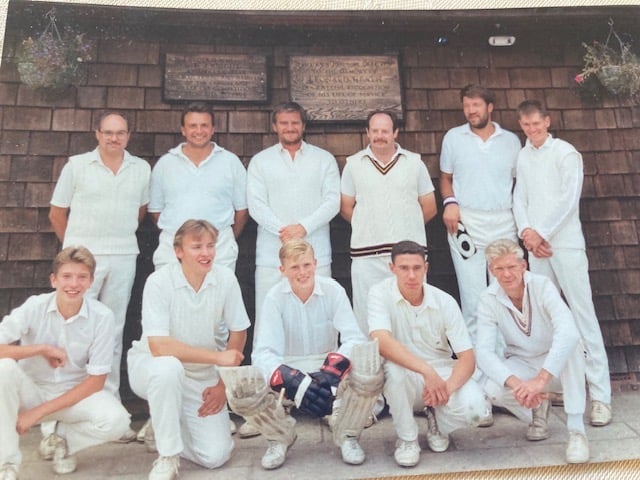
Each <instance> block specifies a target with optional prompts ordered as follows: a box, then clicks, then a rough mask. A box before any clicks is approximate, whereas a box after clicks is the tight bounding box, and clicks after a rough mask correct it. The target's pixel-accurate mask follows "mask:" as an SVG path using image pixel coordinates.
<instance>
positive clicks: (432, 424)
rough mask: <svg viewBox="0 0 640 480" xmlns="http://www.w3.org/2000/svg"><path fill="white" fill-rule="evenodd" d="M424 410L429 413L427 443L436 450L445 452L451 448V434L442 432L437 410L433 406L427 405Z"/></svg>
mask: <svg viewBox="0 0 640 480" xmlns="http://www.w3.org/2000/svg"><path fill="white" fill-rule="evenodd" d="M424 412H425V413H426V414H427V444H428V445H429V448H430V449H431V450H433V451H434V452H437V453H440V452H444V451H445V450H446V449H447V448H449V436H448V435H443V434H442V433H440V429H439V428H438V421H437V420H436V411H435V409H434V408H433V407H426V408H425V409H424Z"/></svg>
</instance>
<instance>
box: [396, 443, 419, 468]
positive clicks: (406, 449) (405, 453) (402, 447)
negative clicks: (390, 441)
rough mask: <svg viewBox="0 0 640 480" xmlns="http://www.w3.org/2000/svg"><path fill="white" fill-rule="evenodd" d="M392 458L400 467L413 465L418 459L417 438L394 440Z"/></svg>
mask: <svg viewBox="0 0 640 480" xmlns="http://www.w3.org/2000/svg"><path fill="white" fill-rule="evenodd" d="M393 458H394V459H395V461H396V463H397V464H398V465H400V466H401V467H415V466H416V465H417V464H418V462H419V461H420V445H419V444H418V440H401V439H398V440H397V441H396V451H395V452H393Z"/></svg>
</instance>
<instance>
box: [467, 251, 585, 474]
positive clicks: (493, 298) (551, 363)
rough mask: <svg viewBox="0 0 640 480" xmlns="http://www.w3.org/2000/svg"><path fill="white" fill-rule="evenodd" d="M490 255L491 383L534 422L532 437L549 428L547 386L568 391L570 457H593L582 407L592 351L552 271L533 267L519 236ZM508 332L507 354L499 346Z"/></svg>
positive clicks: (485, 312)
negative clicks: (586, 347) (529, 267)
mask: <svg viewBox="0 0 640 480" xmlns="http://www.w3.org/2000/svg"><path fill="white" fill-rule="evenodd" d="M485 256H486V257H487V262H488V264H489V269H490V271H491V273H492V274H493V276H494V277H495V278H496V279H497V282H494V283H493V284H492V285H491V286H490V287H489V288H488V289H487V290H486V291H485V292H484V293H483V294H482V296H481V297H480V302H479V304H478V344H477V351H478V365H479V367H480V369H481V370H482V371H483V372H484V373H485V375H487V377H489V378H488V379H487V381H486V383H485V391H486V393H487V395H488V396H489V398H490V400H491V401H492V402H493V404H494V405H498V406H501V407H504V408H506V409H507V410H509V411H510V412H512V413H513V414H514V415H515V416H516V417H518V418H520V419H521V420H523V421H525V422H528V423H529V429H528V430H527V439H529V440H533V441H535V440H544V439H545V438H547V437H548V436H549V431H548V428H547V417H548V415H549V407H550V402H549V399H548V396H547V393H546V392H559V391H562V392H564V409H565V412H566V413H567V429H568V430H569V444H568V446H567V451H566V459H567V462H568V463H585V462H587V461H588V460H589V446H588V443H587V437H586V435H585V429H584V422H583V418H582V416H583V414H584V410H585V402H586V391H585V381H584V370H585V358H584V353H583V352H584V349H583V348H582V342H581V341H580V334H579V332H578V329H577V328H576V324H575V321H574V319H573V316H572V314H571V312H570V311H569V308H568V307H567V306H566V304H565V303H564V302H563V300H562V298H561V297H560V294H559V293H558V290H557V289H556V287H555V286H554V285H553V284H552V283H551V280H549V279H548V278H547V277H544V276H542V275H536V274H534V273H531V272H527V271H526V270H527V262H526V261H525V260H524V252H523V251H522V249H521V248H520V247H519V246H518V244H517V243H515V242H514V241H512V240H496V241H495V242H492V243H491V244H489V246H487V248H486V250H485ZM497 335H502V336H503V337H504V340H505V343H506V348H505V355H504V357H499V356H498V355H496V353H495V346H496V336H497Z"/></svg>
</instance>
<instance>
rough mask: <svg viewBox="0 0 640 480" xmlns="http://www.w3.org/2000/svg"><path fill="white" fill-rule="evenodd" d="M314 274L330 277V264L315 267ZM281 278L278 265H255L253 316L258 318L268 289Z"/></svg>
mask: <svg viewBox="0 0 640 480" xmlns="http://www.w3.org/2000/svg"><path fill="white" fill-rule="evenodd" d="M316 275H320V276H321V277H331V265H323V266H320V265H318V267H317V268H316ZM280 279H282V272H281V271H280V268H278V267H264V266H261V265H256V273H255V291H256V304H255V312H256V314H255V318H259V313H260V310H261V309H262V304H263V303H264V299H265V297H266V296H267V293H269V290H271V288H272V287H273V286H274V285H275V284H277V283H278V282H279V281H280Z"/></svg>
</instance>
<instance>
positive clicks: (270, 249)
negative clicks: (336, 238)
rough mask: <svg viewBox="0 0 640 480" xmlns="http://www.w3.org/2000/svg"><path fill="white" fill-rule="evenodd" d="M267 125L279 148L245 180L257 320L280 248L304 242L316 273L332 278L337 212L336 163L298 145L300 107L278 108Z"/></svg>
mask: <svg viewBox="0 0 640 480" xmlns="http://www.w3.org/2000/svg"><path fill="white" fill-rule="evenodd" d="M271 121H272V128H273V131H274V132H275V133H276V134H277V135H278V143H276V144H275V145H273V146H271V147H269V148H267V149H265V150H262V151H261V152H259V153H257V154H256V155H255V156H254V157H253V158H252V159H251V162H250V163H249V168H248V174H247V175H248V177H247V203H248V205H249V214H250V215H251V217H252V218H253V219H254V220H255V221H256V223H257V224H258V238H257V240H256V273H255V293H256V297H255V299H256V303H255V309H256V310H255V311H256V315H255V316H256V319H257V318H259V317H260V311H261V309H262V303H263V302H264V298H265V296H266V294H267V292H268V291H269V289H270V288H271V287H273V286H274V285H275V284H276V283H278V282H279V281H280V278H281V273H280V269H279V266H280V264H279V261H278V251H279V250H280V247H281V246H282V244H283V243H284V242H286V241H288V240H291V239H294V238H302V239H304V240H306V241H307V242H309V243H310V244H311V245H313V249H314V251H315V252H316V258H317V261H318V266H317V269H316V273H317V274H318V275H322V276H325V277H330V276H331V238H330V236H329V222H330V221H331V219H332V218H333V217H335V216H336V215H337V214H338V211H339V209H340V173H339V171H338V165H337V163H336V159H335V158H334V156H333V155H331V154H330V153H329V152H327V151H326V150H323V149H321V148H318V147H316V146H314V145H310V144H308V143H306V142H305V141H304V140H303V135H304V129H305V125H306V123H307V115H306V112H305V111H304V109H303V108H302V106H300V105H299V104H297V103H295V102H288V103H284V104H281V105H278V106H277V107H276V108H275V109H274V111H273V113H272V116H271Z"/></svg>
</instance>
